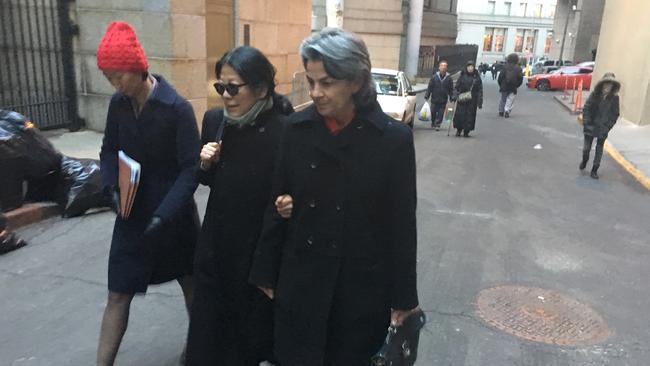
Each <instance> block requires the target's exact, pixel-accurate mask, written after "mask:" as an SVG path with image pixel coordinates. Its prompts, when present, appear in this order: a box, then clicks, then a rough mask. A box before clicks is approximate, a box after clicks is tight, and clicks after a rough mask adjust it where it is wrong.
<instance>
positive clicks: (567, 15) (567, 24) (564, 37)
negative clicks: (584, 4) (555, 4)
mask: <svg viewBox="0 0 650 366" xmlns="http://www.w3.org/2000/svg"><path fill="white" fill-rule="evenodd" d="M569 1H571V0H569ZM571 2H573V1H571ZM570 9H571V10H573V14H575V13H577V12H579V11H580V10H578V7H577V6H576V4H575V3H574V4H572V5H571V7H570ZM570 15H571V13H570V12H568V11H567V14H566V22H564V32H563V33H562V45H560V59H559V61H560V63H561V64H562V66H564V59H563V57H564V44H565V43H566V32H567V29H568V28H569V18H570Z"/></svg>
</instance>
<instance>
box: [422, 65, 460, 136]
mask: <svg viewBox="0 0 650 366" xmlns="http://www.w3.org/2000/svg"><path fill="white" fill-rule="evenodd" d="M447 65H448V64H447V61H445V60H442V61H440V64H439V65H438V72H436V73H434V74H433V76H431V80H429V87H428V88H427V92H426V93H425V94H424V100H428V99H429V97H431V127H433V128H435V129H436V131H439V130H440V125H441V124H442V118H443V117H444V115H445V109H446V108H447V101H448V100H449V98H451V97H452V95H453V93H454V81H453V80H452V79H451V76H450V75H449V74H448V73H447Z"/></svg>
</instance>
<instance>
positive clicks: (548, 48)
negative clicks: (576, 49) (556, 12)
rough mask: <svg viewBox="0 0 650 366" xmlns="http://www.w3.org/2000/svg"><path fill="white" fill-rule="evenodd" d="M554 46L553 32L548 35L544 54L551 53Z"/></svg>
mask: <svg viewBox="0 0 650 366" xmlns="http://www.w3.org/2000/svg"><path fill="white" fill-rule="evenodd" d="M552 45H553V32H548V33H546V41H545V42H544V54H545V55H548V54H549V53H551V46H552Z"/></svg>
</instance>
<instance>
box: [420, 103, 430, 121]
mask: <svg viewBox="0 0 650 366" xmlns="http://www.w3.org/2000/svg"><path fill="white" fill-rule="evenodd" d="M418 118H419V119H420V121H430V120H431V107H430V106H429V102H424V105H422V108H421V109H420V114H419V116H418Z"/></svg>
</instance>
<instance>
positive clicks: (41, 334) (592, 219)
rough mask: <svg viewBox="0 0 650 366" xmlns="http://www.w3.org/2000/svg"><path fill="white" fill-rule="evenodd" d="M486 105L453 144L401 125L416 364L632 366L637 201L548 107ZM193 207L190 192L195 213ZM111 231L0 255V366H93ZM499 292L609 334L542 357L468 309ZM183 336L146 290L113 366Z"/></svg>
mask: <svg viewBox="0 0 650 366" xmlns="http://www.w3.org/2000/svg"><path fill="white" fill-rule="evenodd" d="M419 98H420V100H421V98H422V96H421V95H420V97H419ZM496 104H497V92H496V86H495V85H494V83H493V82H492V81H486V82H485V103H484V109H483V110H482V111H480V112H479V116H478V121H477V130H476V131H475V132H474V133H473V134H472V137H471V138H468V139H465V138H456V137H453V134H452V137H447V134H446V131H439V132H435V131H433V130H431V129H430V127H428V125H427V124H425V123H422V122H418V121H416V123H415V128H414V134H415V142H416V149H417V165H418V195H419V202H418V228H419V263H418V280H419V292H420V300H421V305H422V308H423V309H424V310H425V311H426V313H427V316H428V323H427V325H426V327H425V329H424V331H423V333H422V338H421V343H420V350H419V358H418V363H417V364H418V365H419V366H430V365H472V366H474V365H476V366H478V365H481V366H509V365H517V366H519V365H521V366H564V365H571V366H573V365H576V366H577V365H639V366H641V365H648V361H647V360H648V359H650V345H649V343H650V342H649V341H650V327H649V325H650V315H649V314H648V311H649V309H650V284H649V283H648V281H647V279H648V278H650V266H649V265H648V263H650V247H649V245H650V240H649V238H650V225H648V217H649V214H650V194H648V192H646V191H644V190H643V189H642V187H640V186H639V185H638V184H637V183H636V182H635V181H634V180H633V179H632V178H630V177H629V176H627V175H626V173H625V172H624V171H623V170H622V169H620V168H619V167H618V166H617V165H616V163H615V162H614V161H613V160H611V159H610V158H609V157H608V156H605V157H604V159H603V164H602V167H601V170H600V173H601V179H600V180H599V181H595V180H592V179H591V178H589V177H588V176H587V175H584V174H581V173H580V172H579V171H578V169H577V165H578V162H579V161H578V160H579V158H580V149H581V144H582V141H581V133H580V128H579V126H578V125H577V124H576V123H575V118H572V117H570V116H568V115H567V114H566V112H565V111H564V110H562V109H561V107H560V106H559V105H558V104H557V103H556V102H555V101H553V100H552V98H551V94H550V93H538V92H534V91H527V90H523V89H521V90H520V94H519V96H518V100H517V102H516V106H515V110H514V112H513V113H512V118H510V119H503V118H500V117H498V116H497V113H496ZM443 127H446V126H444V125H443ZM536 145H540V146H541V149H535V146H536ZM538 147H539V146H538ZM206 198H207V196H206V190H205V189H202V190H200V191H199V192H198V193H197V201H198V202H199V203H200V205H204V204H205V201H206ZM202 209H203V207H202ZM112 220H113V216H112V214H110V213H107V212H100V213H95V214H90V215H86V216H84V217H82V218H75V219H68V220H60V219H52V220H48V221H45V222H43V223H40V224H38V225H34V226H32V227H29V228H26V229H24V230H21V232H20V234H21V235H22V236H23V237H24V238H25V239H27V240H28V241H29V242H30V245H29V246H28V247H26V248H23V249H20V250H18V251H16V252H12V253H9V254H7V255H4V256H1V257H0V365H2V366H4V365H12V366H23V365H30V366H31V365H52V366H63V365H74V366H77V365H91V364H93V363H94V359H95V349H96V343H97V336H98V333H99V325H100V321H101V315H102V311H103V307H104V304H105V297H106V264H107V255H108V245H109V241H110V235H111V229H112V227H111V225H112ZM499 285H520V286H531V287H540V288H545V289H550V290H557V291H560V292H561V293H563V294H566V295H568V296H571V297H573V298H574V299H576V300H577V301H579V302H581V303H584V304H587V305H589V306H591V307H592V308H593V309H594V310H595V311H597V312H598V313H599V314H600V315H601V316H602V317H603V319H604V320H605V321H606V323H607V325H608V327H609V328H610V330H611V333H612V335H611V336H610V337H609V338H608V339H606V340H605V341H602V342H599V343H598V344H594V345H582V346H551V345H545V344H542V343H536V342H531V341H526V340H523V339H520V338H517V337H515V336H512V335H509V334H506V333H504V332H501V331H498V330H496V329H494V328H492V327H491V326H489V325H487V324H486V323H485V322H484V321H483V320H481V319H480V318H479V316H478V315H477V313H476V309H475V304H476V296H477V294H478V293H479V291H481V290H482V289H485V288H490V287H493V286H499ZM186 327H187V315H186V313H185V310H184V308H183V301H182V297H181V294H180V289H179V288H178V286H177V285H176V284H167V285H162V286H155V287H152V288H151V289H150V291H149V293H148V294H147V295H146V296H144V297H138V298H136V299H135V300H134V302H133V307H132V311H131V322H130V324H129V329H128V330H127V333H126V336H125V339H124V342H123V345H122V349H121V351H120V354H119V356H118V363H117V364H119V365H137V366H161V365H162V366H172V365H176V364H177V360H178V356H179V354H180V352H181V349H182V345H183V340H184V336H185V333H186Z"/></svg>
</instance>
